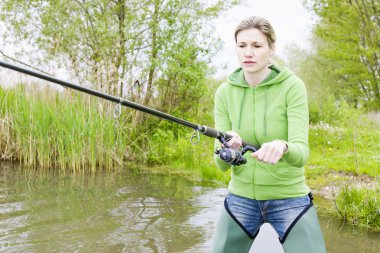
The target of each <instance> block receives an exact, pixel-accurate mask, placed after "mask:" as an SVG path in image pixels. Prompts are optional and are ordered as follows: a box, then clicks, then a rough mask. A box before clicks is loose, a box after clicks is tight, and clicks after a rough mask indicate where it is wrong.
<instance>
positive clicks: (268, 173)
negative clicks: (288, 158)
mask: <svg viewBox="0 0 380 253" xmlns="http://www.w3.org/2000/svg"><path fill="white" fill-rule="evenodd" d="M290 169H291V168H290V167H288V166H286V164H284V162H279V163H277V164H268V163H263V162H258V163H257V168H256V173H255V177H256V180H255V183H256V184H257V185H288V184H289V174H290Z"/></svg>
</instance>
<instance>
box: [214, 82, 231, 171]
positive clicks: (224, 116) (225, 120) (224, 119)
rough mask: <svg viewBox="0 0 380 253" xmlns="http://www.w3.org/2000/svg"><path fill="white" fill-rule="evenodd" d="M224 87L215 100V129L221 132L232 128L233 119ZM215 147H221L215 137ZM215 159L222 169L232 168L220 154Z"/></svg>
mask: <svg viewBox="0 0 380 253" xmlns="http://www.w3.org/2000/svg"><path fill="white" fill-rule="evenodd" d="M222 87H223V86H221V87H219V88H218V90H217V91H216V93H215V101H214V119H215V129H217V130H218V131H221V132H227V131H230V130H231V121H230V118H229V116H228V104H227V99H226V97H225V96H224V94H223V92H222V90H223V89H222ZM214 148H215V149H216V148H220V142H219V140H217V139H215V144H214ZM214 161H215V164H216V166H217V167H218V168H219V169H220V170H222V171H227V170H228V169H230V167H231V165H230V164H228V163H226V162H224V161H223V160H222V159H220V157H219V156H218V155H214Z"/></svg>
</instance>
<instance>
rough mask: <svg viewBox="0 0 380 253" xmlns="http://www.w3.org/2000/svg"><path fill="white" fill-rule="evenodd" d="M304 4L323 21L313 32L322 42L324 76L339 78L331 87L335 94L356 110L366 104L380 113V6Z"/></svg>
mask: <svg viewBox="0 0 380 253" xmlns="http://www.w3.org/2000/svg"><path fill="white" fill-rule="evenodd" d="M305 2H306V4H307V5H308V6H309V9H310V10H311V11H313V12H314V13H315V14H316V15H318V16H319V17H320V21H319V23H318V24H317V25H316V27H315V30H314V33H315V35H316V36H317V37H318V38H319V39H320V44H319V45H317V49H316V50H317V53H316V55H318V58H319V59H321V58H322V59H324V60H323V61H319V63H322V64H324V65H325V66H326V70H328V71H325V74H326V75H328V76H331V74H333V75H334V76H337V77H338V80H337V82H336V83H334V84H333V85H330V87H331V88H332V90H335V92H336V93H337V94H339V96H340V97H342V98H344V99H346V100H347V101H348V102H350V103H351V104H355V105H356V106H358V105H359V104H364V105H366V106H367V107H369V108H375V109H379V108H380V76H379V74H380V60H379V59H380V58H379V57H380V52H379V47H380V16H379V13H380V6H379V5H380V4H379V2H378V1H375V0H307V1H305ZM323 62H325V63H323ZM326 62H329V63H328V64H326ZM332 67H333V68H332ZM329 71H330V72H329ZM333 80H335V78H333ZM334 86H335V87H334Z"/></svg>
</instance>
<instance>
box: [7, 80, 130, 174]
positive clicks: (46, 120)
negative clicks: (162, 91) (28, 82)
mask: <svg viewBox="0 0 380 253" xmlns="http://www.w3.org/2000/svg"><path fill="white" fill-rule="evenodd" d="M0 101H1V103H0V119H1V121H2V122H3V124H2V125H1V126H2V128H1V135H0V143H1V147H2V149H1V159H3V160H16V161H20V162H22V163H23V164H24V165H26V166H38V167H39V168H43V169H49V168H58V169H62V170H68V169H69V170H73V171H83V170H92V171H94V170H96V169H97V168H98V167H102V168H107V169H109V168H111V167H113V166H116V165H120V164H121V163H120V161H118V160H117V159H114V157H123V156H124V152H125V150H126V147H125V146H126V142H120V143H119V144H118V145H115V138H123V135H124V133H125V131H122V129H119V130H116V129H115V122H114V119H113V117H112V116H111V115H112V110H111V109H110V110H108V111H107V110H104V111H100V110H99V109H98V104H99V102H98V101H97V100H96V99H92V100H91V99H89V98H88V97H87V96H82V95H80V94H74V93H69V92H65V93H59V92H56V91H51V90H48V89H46V90H42V91H38V92H33V91H32V90H30V91H26V90H25V88H24V87H23V86H18V87H16V88H13V89H7V90H3V89H0Z"/></svg>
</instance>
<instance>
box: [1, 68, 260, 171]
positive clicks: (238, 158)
mask: <svg viewBox="0 0 380 253" xmlns="http://www.w3.org/2000/svg"><path fill="white" fill-rule="evenodd" d="M0 66H2V67H4V68H8V69H11V70H14V71H17V72H21V73H24V74H27V75H30V76H34V77H37V78H40V79H43V80H46V81H49V82H52V83H56V84H59V85H62V86H65V87H68V88H71V89H74V90H78V91H81V92H84V93H87V94H90V95H93V96H96V97H99V98H103V99H105V100H109V101H112V102H115V103H117V104H118V105H123V106H126V107H129V108H132V109H135V110H138V111H141V112H145V113H148V114H151V115H154V116H157V117H159V118H162V119H166V120H168V121H171V122H174V123H177V124H180V125H183V126H186V127H189V128H192V129H194V133H193V135H192V136H191V138H190V141H191V142H192V143H193V144H196V143H198V142H199V140H200V137H199V133H201V134H203V135H206V136H208V137H211V138H215V139H218V140H219V141H220V142H221V143H222V144H223V145H222V148H221V149H220V150H216V151H215V153H216V154H218V155H219V156H220V158H221V159H222V160H223V161H225V162H227V163H230V164H232V165H240V164H244V163H246V162H247V161H246V159H245V158H244V157H243V155H244V154H245V153H246V152H247V151H253V152H255V151H256V150H257V148H256V147H255V146H254V145H252V144H250V143H248V142H246V141H243V142H242V147H243V149H242V150H233V149H231V148H230V147H229V145H228V144H227V141H228V140H230V139H231V138H232V137H233V136H231V135H229V134H227V133H224V132H220V131H218V130H216V129H214V128H211V127H207V126H204V125H199V124H194V123H191V122H189V121H187V120H184V119H180V118H177V117H174V116H172V115H169V114H167V113H164V112H161V111H158V110H155V109H152V108H149V107H146V106H143V105H141V104H138V103H135V102H132V101H128V100H126V99H123V98H121V97H116V96H112V95H109V94H107V93H104V92H100V91H98V90H94V89H91V88H87V87H84V86H81V85H77V84H73V83H70V82H67V81H63V80H60V79H57V78H55V77H52V76H49V75H45V74H42V73H38V72H36V71H33V70H29V69H25V68H22V67H19V66H16V65H14V64H10V63H6V62H3V61H0ZM195 139H196V142H194V140H195Z"/></svg>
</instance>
